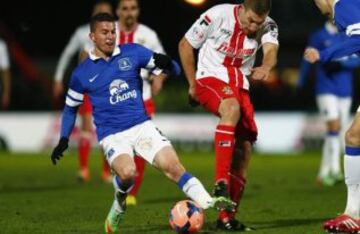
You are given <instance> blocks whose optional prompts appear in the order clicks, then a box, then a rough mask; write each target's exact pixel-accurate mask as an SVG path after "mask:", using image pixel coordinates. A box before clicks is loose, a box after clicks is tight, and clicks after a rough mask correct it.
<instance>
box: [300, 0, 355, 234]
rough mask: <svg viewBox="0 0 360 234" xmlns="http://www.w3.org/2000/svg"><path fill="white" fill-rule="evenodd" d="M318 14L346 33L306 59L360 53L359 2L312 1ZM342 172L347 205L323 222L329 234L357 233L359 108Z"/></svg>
mask: <svg viewBox="0 0 360 234" xmlns="http://www.w3.org/2000/svg"><path fill="white" fill-rule="evenodd" d="M314 1H315V3H316V5H317V6H318V8H319V9H320V11H321V12H322V13H323V14H325V15H327V16H330V17H332V18H333V20H334V23H335V25H336V26H337V28H338V30H339V32H344V33H346V35H347V36H346V37H344V39H343V40H342V42H341V43H336V44H334V45H332V46H330V47H329V48H327V49H325V50H321V51H319V50H318V49H315V48H308V49H307V50H306V51H305V59H306V60H307V61H309V62H310V63H316V62H320V63H326V62H328V61H333V60H336V59H340V58H342V57H345V56H350V55H353V54H355V55H359V52H360V0H314ZM345 144H346V148H345V158H344V173H345V183H346V186H347V204H346V208H345V211H344V213H343V214H341V215H340V216H338V217H336V218H335V219H332V220H329V221H327V222H325V223H324V226H323V227H324V229H325V230H326V231H328V232H331V233H360V109H358V111H357V113H356V115H355V118H354V120H353V121H352V124H351V126H350V128H349V129H348V130H347V132H346V135H345Z"/></svg>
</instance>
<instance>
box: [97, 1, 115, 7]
mask: <svg viewBox="0 0 360 234" xmlns="http://www.w3.org/2000/svg"><path fill="white" fill-rule="evenodd" d="M102 4H108V5H110V6H112V3H111V2H110V1H109V0H97V1H96V2H95V4H94V7H95V6H97V5H102Z"/></svg>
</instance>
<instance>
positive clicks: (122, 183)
mask: <svg viewBox="0 0 360 234" xmlns="http://www.w3.org/2000/svg"><path fill="white" fill-rule="evenodd" d="M129 131H132V130H129ZM127 133H129V132H128V131H126V132H125V133H118V134H115V135H110V136H108V137H106V138H105V139H103V140H102V141H101V142H100V145H101V147H102V148H103V150H104V152H105V155H106V159H107V161H108V163H109V165H110V166H111V168H112V170H113V171H114V173H115V175H114V177H113V185H114V189H115V195H114V201H113V203H112V206H111V208H110V211H109V213H108V215H107V218H106V220H105V233H118V232H119V225H120V222H121V220H122V218H123V216H124V213H125V210H126V202H125V201H126V197H127V194H128V192H129V191H130V190H131V187H132V185H133V183H134V179H135V174H136V166H135V163H134V161H133V156H134V155H133V147H132V143H131V140H132V139H130V137H129V135H130V134H128V135H126V134H127Z"/></svg>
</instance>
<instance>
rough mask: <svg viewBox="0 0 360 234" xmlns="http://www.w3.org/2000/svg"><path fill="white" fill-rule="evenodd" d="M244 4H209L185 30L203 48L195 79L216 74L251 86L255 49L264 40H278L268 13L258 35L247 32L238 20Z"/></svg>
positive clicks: (245, 85)
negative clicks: (211, 5) (248, 35)
mask: <svg viewBox="0 0 360 234" xmlns="http://www.w3.org/2000/svg"><path fill="white" fill-rule="evenodd" d="M240 7H242V6H241V5H233V4H221V5H217V6H215V7H213V8H210V9H209V10H208V11H206V12H205V13H204V14H202V15H201V16H200V18H199V19H198V20H197V21H196V22H195V23H194V24H193V25H192V27H191V28H190V29H189V31H188V32H187V33H186V34H185V38H186V39H187V41H188V42H189V43H190V44H191V45H192V46H193V47H194V48H195V49H200V51H199V55H198V64H197V72H196V79H202V78H206V77H214V78H217V79H220V80H222V81H224V82H226V83H228V84H231V85H235V86H236V87H240V88H242V89H246V90H248V89H249V81H248V79H247V77H246V76H248V75H250V74H251V69H252V67H253V66H254V62H255V56H256V52H257V51H258V50H259V48H261V46H262V45H263V44H265V43H273V44H279V42H278V28H277V25H276V23H275V22H274V21H273V20H272V19H271V18H270V17H267V18H266V20H265V22H264V23H263V25H262V27H261V29H260V30H259V31H258V33H257V35H256V37H254V38H249V37H247V36H246V35H245V33H244V31H243V30H242V28H241V23H240V21H239V20H238V12H239V8H240Z"/></svg>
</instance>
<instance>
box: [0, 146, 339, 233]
mask: <svg viewBox="0 0 360 234" xmlns="http://www.w3.org/2000/svg"><path fill="white" fill-rule="evenodd" d="M180 155H181V156H180V157H181V160H182V161H183V163H184V164H185V166H186V167H187V169H188V171H190V172H191V173H192V174H194V175H195V176H197V177H198V178H199V179H200V180H201V181H202V182H203V183H204V184H205V186H206V187H207V189H208V190H209V191H211V189H212V184H213V172H214V158H213V154H212V153H208V154H207V153H180ZM319 160H320V158H319V154H318V153H307V154H304V155H302V156H292V157H283V156H264V155H259V154H255V155H254V157H253V159H252V162H251V168H250V172H249V179H248V187H247V189H246V192H245V195H244V198H243V201H242V203H241V208H240V213H239V215H238V218H239V219H240V220H241V221H242V222H244V223H245V224H247V225H250V226H252V227H254V228H256V230H255V231H253V232H251V233H254V234H260V233H266V234H282V233H284V234H297V233H299V234H307V233H309V234H310V233H311V234H314V233H324V232H323V231H322V229H321V224H322V222H323V221H324V220H326V219H328V218H332V217H334V216H336V215H337V213H338V212H341V211H343V209H344V206H345V199H346V188H345V186H344V184H343V183H341V184H339V185H336V186H334V187H330V188H328V187H319V186H317V185H316V184H315V182H314V181H315V176H316V173H317V168H318V164H319ZM90 161H91V162H90V163H91V172H92V174H91V177H92V178H91V182H90V183H88V184H79V183H78V182H77V181H76V170H77V158H76V153H75V152H70V153H67V154H66V155H65V156H64V158H63V159H62V160H61V162H60V164H59V165H58V166H56V167H55V166H53V165H52V164H51V162H50V159H49V156H48V155H45V154H43V155H28V154H16V155H10V154H6V153H3V152H0V233H4V234H12V233H14V234H15V233H16V234H23V233H29V234H30V233H31V234H38V233H66V234H71V233H87V234H89V233H97V234H98V233H103V223H104V219H105V217H106V215H107V212H108V209H109V207H110V205H111V202H112V199H113V188H112V186H111V185H109V184H104V183H102V182H101V179H100V173H101V169H100V168H101V161H100V154H99V153H98V152H96V151H94V152H93V154H92V156H91V159H90ZM183 199H185V196H184V195H183V194H182V192H181V191H180V190H179V189H178V188H177V186H176V185H175V184H172V183H171V182H169V181H168V180H166V179H165V178H164V176H163V175H162V174H160V173H159V172H158V171H156V170H154V169H153V168H150V167H149V166H148V167H147V170H146V174H145V180H144V183H143V186H142V187H141V189H140V192H139V197H138V205H137V206H136V207H129V208H128V210H127V214H126V218H125V220H124V222H123V227H122V232H121V233H122V234H128V233H134V234H135V233H137V234H141V233H154V234H155V233H173V232H172V231H171V229H170V226H169V224H168V215H169V210H170V208H171V207H172V205H173V204H175V202H176V201H178V200H183ZM215 220H216V212H215V211H207V212H206V224H205V227H204V229H203V230H202V232H201V233H222V232H220V231H217V230H215V228H214V226H215Z"/></svg>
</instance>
